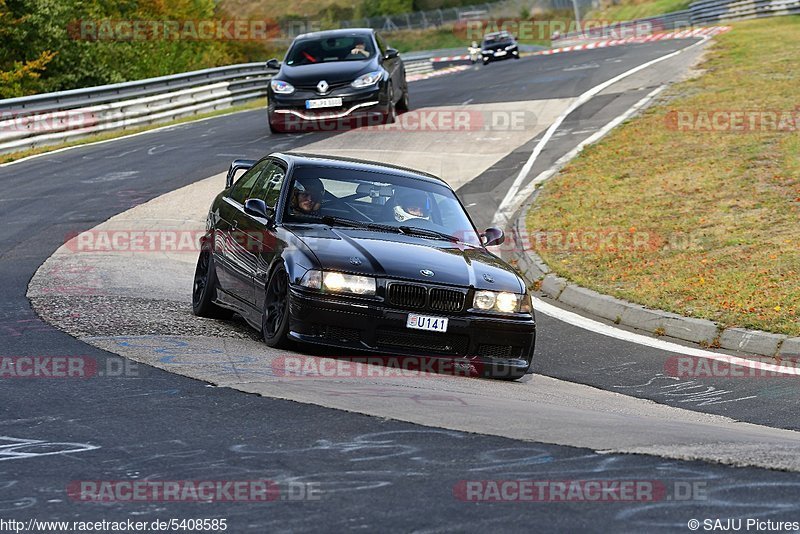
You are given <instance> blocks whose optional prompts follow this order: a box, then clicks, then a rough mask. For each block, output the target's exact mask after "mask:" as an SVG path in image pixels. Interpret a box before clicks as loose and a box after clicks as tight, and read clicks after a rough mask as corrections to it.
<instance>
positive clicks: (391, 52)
mask: <svg viewBox="0 0 800 534" xmlns="http://www.w3.org/2000/svg"><path fill="white" fill-rule="evenodd" d="M397 54H398V52H397V50H395V49H394V48H387V49H386V54H385V55H384V56H383V59H394V58H396V57H397Z"/></svg>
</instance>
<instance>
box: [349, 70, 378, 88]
mask: <svg viewBox="0 0 800 534" xmlns="http://www.w3.org/2000/svg"><path fill="white" fill-rule="evenodd" d="M381 76H383V72H382V71H379V70H376V71H375V72H369V73H367V74H364V75H362V76H359V77H358V78H356V80H355V81H354V82H353V83H351V84H350V85H352V86H353V87H355V88H356V89H362V88H364V87H369V86H370V85H375V84H376V83H378V80H380V79H381Z"/></svg>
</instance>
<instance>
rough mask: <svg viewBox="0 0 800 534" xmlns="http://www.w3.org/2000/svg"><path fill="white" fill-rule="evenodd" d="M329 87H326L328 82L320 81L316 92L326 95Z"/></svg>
mask: <svg viewBox="0 0 800 534" xmlns="http://www.w3.org/2000/svg"><path fill="white" fill-rule="evenodd" d="M329 87H330V86H329V85H328V82H326V81H325V80H322V81H320V82H319V83H318V84H317V91H319V92H320V93H327V92H328V88H329Z"/></svg>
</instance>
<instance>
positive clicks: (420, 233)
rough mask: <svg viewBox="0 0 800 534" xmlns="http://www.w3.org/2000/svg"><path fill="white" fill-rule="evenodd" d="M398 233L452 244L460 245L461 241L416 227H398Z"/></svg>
mask: <svg viewBox="0 0 800 534" xmlns="http://www.w3.org/2000/svg"><path fill="white" fill-rule="evenodd" d="M399 228H400V231H402V232H403V233H404V234H409V235H418V236H423V237H433V238H437V239H446V240H447V241H452V242H453V243H460V242H461V240H460V239H459V238H457V237H456V236H454V235H450V234H446V233H444V232H437V231H436V230H429V229H427V228H419V227H417V226H400V227H399Z"/></svg>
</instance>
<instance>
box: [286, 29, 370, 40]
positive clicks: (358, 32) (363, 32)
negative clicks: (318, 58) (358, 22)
mask: <svg viewBox="0 0 800 534" xmlns="http://www.w3.org/2000/svg"><path fill="white" fill-rule="evenodd" d="M374 31H375V30H373V29H372V28H340V29H338V30H323V31H319V32H310V33H303V34H300V35H298V36H297V37H295V40H299V39H309V38H317V37H321V38H329V37H340V36H342V35H371V34H372V33H374Z"/></svg>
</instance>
